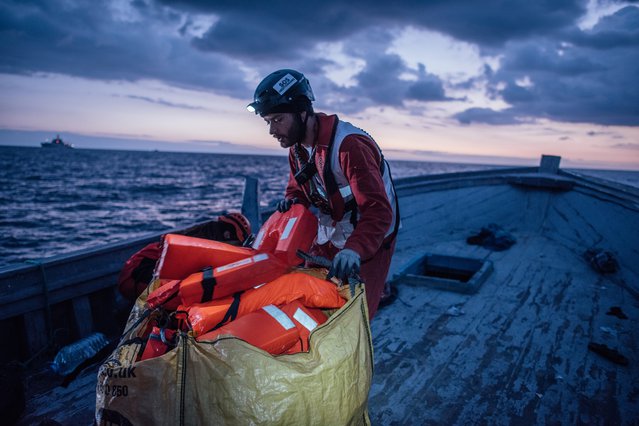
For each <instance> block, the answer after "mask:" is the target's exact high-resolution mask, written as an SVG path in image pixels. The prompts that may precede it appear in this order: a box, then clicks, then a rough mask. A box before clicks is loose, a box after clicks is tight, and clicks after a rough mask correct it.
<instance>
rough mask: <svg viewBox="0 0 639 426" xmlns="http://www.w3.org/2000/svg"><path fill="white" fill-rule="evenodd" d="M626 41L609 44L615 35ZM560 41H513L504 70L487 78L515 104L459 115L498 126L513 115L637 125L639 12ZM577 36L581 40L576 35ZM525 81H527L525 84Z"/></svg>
mask: <svg viewBox="0 0 639 426" xmlns="http://www.w3.org/2000/svg"><path fill="white" fill-rule="evenodd" d="M612 33H614V34H615V37H616V38H617V39H620V40H621V39H623V40H626V42H625V43H620V44H615V43H610V39H611V34H612ZM566 34H568V36H566V40H565V42H563V43H561V41H562V39H553V40H551V39H547V38H546V39H537V40H535V41H525V42H513V43H509V44H508V45H507V46H506V49H505V50H504V59H503V61H502V63H501V67H500V69H499V70H497V71H496V72H494V73H492V75H490V76H489V77H488V79H489V81H490V83H491V84H492V90H493V92H494V93H496V94H497V95H498V96H500V97H501V98H503V100H505V101H506V102H507V103H509V104H510V105H511V107H510V108H507V109H505V110H503V111H500V112H497V111H493V114H488V113H487V112H484V113H483V114H485V115H486V118H484V117H483V114H479V115H478V114H476V111H473V110H469V111H465V112H463V113H461V114H458V115H457V119H458V120H460V121H462V122H465V123H467V122H470V121H475V122H487V123H492V124H495V123H496V122H497V121H498V120H496V118H495V116H494V115H504V117H505V119H504V122H508V121H509V119H510V118H512V117H515V116H520V117H528V118H547V119H552V120H555V121H563V122H588V123H597V124H602V125H627V126H636V125H639V85H638V84H637V76H638V75H639V49H637V41H638V38H639V37H638V36H639V8H636V7H626V8H624V9H621V10H619V11H618V12H617V13H615V14H614V15H612V16H609V17H606V18H604V19H602V20H601V21H600V22H599V23H598V24H597V25H596V26H595V27H594V28H593V29H592V30H587V31H580V30H579V29H578V28H576V27H575V28H573V29H571V30H570V31H569V32H567V33H566ZM577 35H579V36H577ZM524 80H526V81H524Z"/></svg>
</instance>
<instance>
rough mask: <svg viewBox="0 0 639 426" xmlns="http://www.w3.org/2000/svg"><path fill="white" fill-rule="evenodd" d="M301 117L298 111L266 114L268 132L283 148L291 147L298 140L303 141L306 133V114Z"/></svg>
mask: <svg viewBox="0 0 639 426" xmlns="http://www.w3.org/2000/svg"><path fill="white" fill-rule="evenodd" d="M305 114H306V113H305V112H303V113H302V117H301V119H299V118H298V114H297V113H286V112H281V113H275V114H268V115H265V116H264V117H262V118H264V121H266V125H267V126H268V132H269V134H270V135H271V136H273V137H274V138H275V139H277V141H278V142H279V143H280V146H281V147H282V148H290V147H292V146H293V145H295V144H296V143H298V142H302V137H303V135H304V123H303V119H304V115H305Z"/></svg>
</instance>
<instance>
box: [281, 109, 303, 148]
mask: <svg viewBox="0 0 639 426" xmlns="http://www.w3.org/2000/svg"><path fill="white" fill-rule="evenodd" d="M304 136H306V126H305V125H304V122H303V121H302V117H301V116H300V114H295V118H294V119H293V123H292V124H291V128H290V129H289V131H288V132H287V134H286V140H287V142H288V143H287V148H289V147H291V146H293V145H295V144H296V143H302V142H303V141H304Z"/></svg>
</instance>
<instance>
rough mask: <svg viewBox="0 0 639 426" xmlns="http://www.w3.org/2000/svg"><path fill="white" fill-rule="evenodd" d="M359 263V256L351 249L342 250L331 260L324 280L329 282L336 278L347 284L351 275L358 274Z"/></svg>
mask: <svg viewBox="0 0 639 426" xmlns="http://www.w3.org/2000/svg"><path fill="white" fill-rule="evenodd" d="M360 262H361V261H360V258H359V254H357V253H356V252H354V251H353V250H351V249H344V250H342V251H340V252H339V253H337V255H336V256H335V258H334V259H333V262H332V263H331V268H330V269H329V271H328V275H327V276H326V278H327V279H329V280H330V279H331V278H332V277H337V278H339V279H340V280H342V282H344V283H347V282H348V277H350V276H351V274H353V273H354V274H359V265H360Z"/></svg>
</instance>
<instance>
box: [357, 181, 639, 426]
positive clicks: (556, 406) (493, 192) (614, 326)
mask: <svg viewBox="0 0 639 426" xmlns="http://www.w3.org/2000/svg"><path fill="white" fill-rule="evenodd" d="M507 191H512V189H507ZM458 192H459V193H458V194H457V195H460V196H461V197H459V198H457V200H465V203H468V204H470V205H471V206H472V207H471V208H469V209H463V208H461V207H462V206H461V205H460V206H459V207H460V208H458V209H453V210H454V211H457V212H458V213H457V214H456V215H457V217H452V218H449V220H447V222H448V223H449V226H442V227H440V228H438V226H437V225H433V222H437V221H438V220H439V219H438V218H437V216H438V211H439V210H440V209H439V208H438V206H441V205H442V204H441V203H443V202H448V203H458V204H461V201H455V199H453V198H446V199H444V198H442V197H441V196H439V195H437V194H433V198H434V200H433V201H432V202H431V203H430V205H424V202H423V198H420V200H421V202H419V203H418V200H417V199H415V200H414V202H413V203H411V200H410V198H408V199H405V200H404V204H403V206H404V228H405V229H409V230H411V232H410V233H408V232H406V233H403V234H402V237H401V238H400V240H398V247H397V251H396V255H395V257H394V263H393V270H394V271H395V272H397V271H399V270H400V269H401V267H402V266H403V265H405V264H406V263H407V262H409V261H410V259H411V258H413V257H414V256H416V255H417V254H419V253H422V252H425V251H427V252H431V253H440V254H445V255H454V256H466V257H472V258H479V259H489V260H491V261H492V263H493V268H494V270H493V272H492V273H491V275H490V276H489V278H488V279H487V281H486V282H484V283H483V284H482V286H481V287H480V288H479V291H478V292H477V293H476V294H472V295H466V294H460V293H454V292H451V291H444V290H437V289H432V288H429V287H424V286H421V287H420V286H416V285H413V284H407V283H405V282H402V280H401V279H400V280H398V281H397V283H396V284H397V287H398V289H399V298H398V300H396V301H395V303H393V304H392V305H390V306H388V307H386V308H384V309H382V310H381V311H380V312H379V314H378V315H377V316H376V318H375V319H374V321H373V322H372V331H373V342H374V348H375V376H374V379H373V386H372V389H371V393H370V398H369V411H370V416H371V421H372V423H373V424H379V425H394V424H397V425H400V424H401V425H412V424H415V425H424V424H550V423H551V424H636V423H634V422H636V421H637V419H639V369H637V367H636V365H637V361H638V359H637V353H638V351H637V349H638V348H637V345H638V341H639V340H638V337H639V336H638V334H639V333H638V328H637V318H639V297H638V292H637V290H636V288H637V283H639V274H638V273H637V270H636V267H637V266H636V265H637V262H634V263H630V262H624V260H623V259H619V260H620V270H619V271H618V272H617V273H615V274H610V275H602V274H599V273H597V272H596V271H594V270H593V269H592V268H591V267H590V265H589V264H588V263H587V262H586V261H585V260H584V258H583V257H582V255H583V252H584V251H585V250H586V249H587V248H588V247H587V246H586V245H585V243H587V242H589V241H593V242H597V241H598V242H599V244H601V245H602V246H604V247H605V246H606V245H607V244H608V245H612V246H614V249H615V251H616V252H618V253H620V252H623V253H625V259H626V260H628V259H630V260H631V259H634V260H635V261H636V260H639V255H638V253H637V249H638V248H639V247H637V244H636V243H635V244H634V245H633V243H632V240H631V238H634V237H636V235H634V234H635V231H634V230H632V231H631V229H633V228H631V227H630V226H632V225H636V224H637V219H636V213H635V216H634V217H632V216H631V215H628V214H627V213H628V212H625V213H624V211H623V210H624V208H623V207H621V208H619V211H618V214H619V215H620V217H626V218H627V219H626V220H630V221H631V222H625V221H624V220H620V222H621V223H620V222H617V221H616V220H609V221H608V222H606V221H602V222H599V223H593V221H594V222H597V221H598V215H595V216H594V219H591V218H587V217H586V216H581V217H579V216H576V215H574V214H572V213H571V214H570V215H568V214H567V210H570V211H573V210H574V208H575V206H579V205H580V197H579V196H573V195H569V196H561V195H556V194H555V195H553V194H543V193H535V194H530V193H523V194H516V195H515V197H517V196H519V195H521V196H523V197H525V198H527V201H526V202H525V203H524V204H523V205H525V206H528V208H527V209H525V210H521V209H517V208H512V204H513V203H512V197H511V196H508V197H506V196H505V195H504V204H497V205H501V206H503V208H501V209H499V211H494V210H493V211H482V209H483V206H485V204H486V203H485V202H482V201H481V200H482V199H492V200H493V201H495V197H499V196H500V194H502V190H501V189H497V188H493V189H489V188H483V189H482V188H479V189H476V190H474V191H472V192H468V191H466V190H460V191H458ZM487 197H488V198H487ZM554 197H563V198H565V197H569V198H573V200H567V202H564V200H561V199H559V200H557V199H555V200H551V199H552V198H554ZM509 200H510V201H509ZM450 211H451V209H448V210H447V212H450ZM477 212H479V216H478V215H477V214H476V213H477ZM568 218H571V219H570V220H568ZM609 219H613V218H612V217H609ZM490 221H494V222H496V223H501V224H505V228H506V229H507V230H509V231H511V233H512V234H513V235H514V236H515V237H516V239H517V242H516V244H515V245H513V246H512V247H510V248H509V249H507V250H505V251H501V252H495V251H491V250H488V249H485V248H483V247H480V246H474V245H469V244H467V243H466V237H468V236H470V235H472V234H473V233H474V232H475V231H477V230H479V228H478V227H477V226H478V224H479V223H483V224H484V225H485V224H487V223H489V222H490ZM564 221H567V222H572V223H573V224H574V223H575V222H582V221H586V222H587V223H579V224H578V226H573V227H569V226H567V225H568V224H567V223H563V222H564ZM588 221H591V222H588ZM420 223H421V224H422V225H421V226H420V225H419V224H420ZM440 223H442V222H440ZM624 227H626V228H625V229H626V230H627V231H626V232H630V233H631V234H633V235H632V236H631V235H625V236H624V234H623V233H618V232H619V231H618V230H617V228H619V230H623V229H624ZM417 229H421V230H422V232H415V230H417ZM580 233H581V235H579V234H580ZM610 233H612V234H616V235H617V237H616V239H615V241H609V240H608V239H607V238H608V237H606V236H607V235H610ZM588 234H593V235H592V236H589V235H588ZM624 239H628V241H627V242H624ZM635 241H636V240H635ZM632 268H635V269H634V270H633V269H632ZM613 306H618V307H621V309H622V311H623V312H624V313H625V314H626V315H627V316H628V319H620V318H617V317H615V316H611V315H607V314H606V313H607V312H608V311H609V309H610V308H611V307H613ZM589 342H598V343H604V344H606V345H607V346H609V347H611V348H615V349H617V350H618V351H619V352H620V353H622V354H623V355H624V356H626V357H627V358H628V360H629V365H628V366H620V365H617V364H614V363H612V362H611V361H609V360H608V359H605V358H603V357H601V356H599V355H597V354H595V353H593V352H591V351H589V349H588V344H589Z"/></svg>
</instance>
